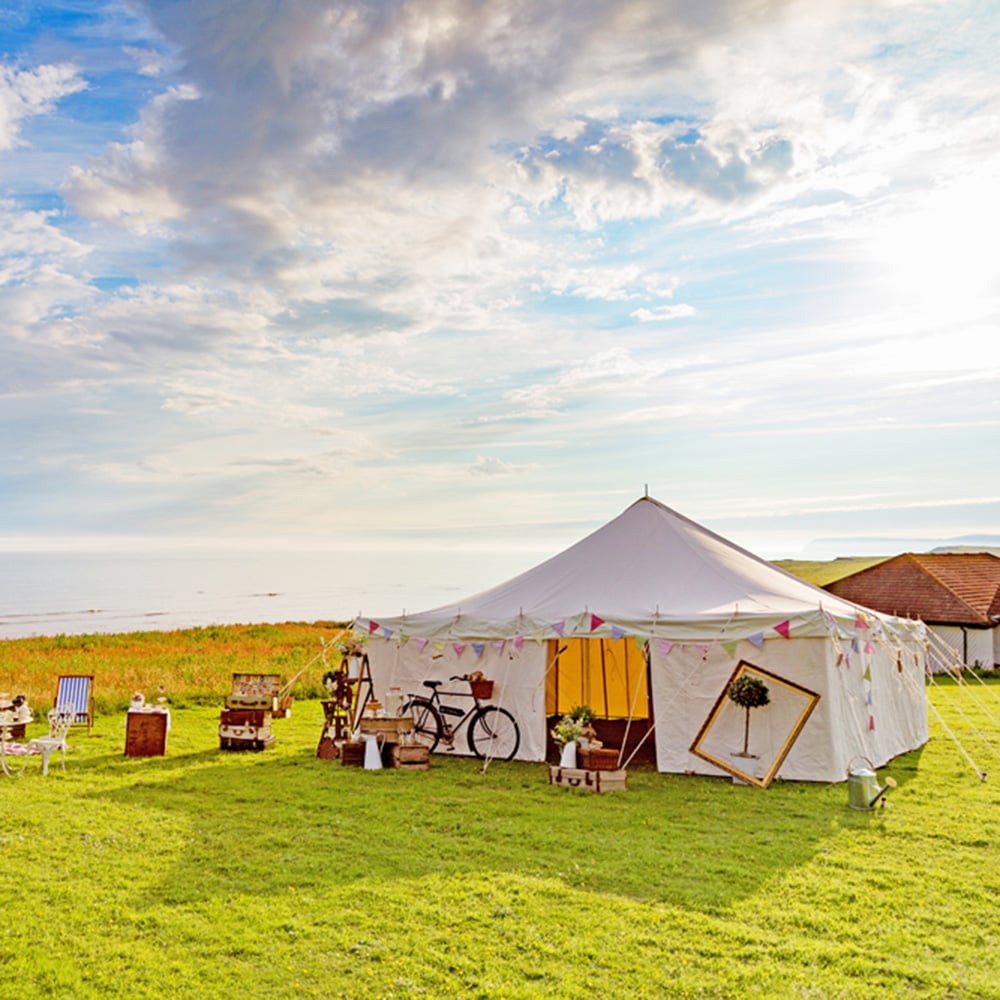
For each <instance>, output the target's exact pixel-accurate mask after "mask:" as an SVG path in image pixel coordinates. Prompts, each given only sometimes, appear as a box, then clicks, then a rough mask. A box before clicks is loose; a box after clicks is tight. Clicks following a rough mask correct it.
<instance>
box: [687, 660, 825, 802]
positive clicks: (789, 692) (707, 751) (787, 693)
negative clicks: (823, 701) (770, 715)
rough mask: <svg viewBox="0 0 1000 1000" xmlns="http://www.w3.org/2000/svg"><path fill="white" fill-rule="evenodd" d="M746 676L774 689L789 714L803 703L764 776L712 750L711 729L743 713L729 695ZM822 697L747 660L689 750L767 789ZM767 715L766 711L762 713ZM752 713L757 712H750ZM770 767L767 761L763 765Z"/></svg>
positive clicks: (714, 706) (741, 665)
mask: <svg viewBox="0 0 1000 1000" xmlns="http://www.w3.org/2000/svg"><path fill="white" fill-rule="evenodd" d="M743 676H751V677H757V678H759V679H760V680H762V681H764V682H765V683H767V684H770V685H775V689H773V690H772V691H771V696H772V701H774V700H775V699H777V698H782V699H783V701H784V703H785V708H786V713H787V711H788V709H789V707H790V706H792V709H791V710H792V711H794V707H793V706H794V704H795V702H796V701H800V702H801V703H802V707H801V710H800V711H799V712H798V714H797V715H796V716H795V717H794V720H793V721H792V723H791V725H790V726H789V728H788V730H787V732H786V733H785V735H784V741H783V742H782V744H781V747H780V748H779V749H778V752H777V754H776V755H775V756H774V758H773V759H772V760H771V761H770V764H768V765H767V770H766V771H765V773H764V774H763V775H760V774H752V773H750V772H749V771H748V770H746V769H744V768H741V767H739V766H738V765H736V764H734V763H733V762H732V760H726V759H725V758H723V757H720V756H719V753H718V752H714V751H715V748H714V747H713V746H711V745H710V744H711V738H712V728H713V727H714V726H716V725H717V724H718V723H719V720H720V719H721V718H722V717H723V715H724V714H729V712H730V711H737V712H738V711H742V709H740V708H739V706H737V705H735V704H734V703H733V702H732V701H730V699H729V695H728V691H729V686H730V684H732V683H733V681H735V680H737V679H738V678H740V677H743ZM819 699H820V696H819V694H818V693H817V692H815V691H810V690H809V688H805V687H803V686H802V685H801V684H796V683H795V682H794V681H790V680H787V679H786V678H784V677H779V676H778V674H773V673H771V671H769V670H765V669H764V668H763V667H758V666H755V665H754V664H753V663H750V662H748V661H747V660H740V662H739V663H738V664H737V665H736V669H735V670H734V671H733V673H732V675H731V676H730V678H729V680H728V681H726V683H725V685H724V686H723V688H722V692H721V693H720V694H719V697H718V698H717V699H716V702H715V704H714V705H713V706H712V711H711V712H710V713H709V714H708V718H706V719H705V721H704V722H703V723H702V725H701V729H700V730H699V731H698V735H697V736H696V737H695V738H694V742H693V743H692V744H691V746H690V748H689V749H690V752H691V753H693V754H695V756H697V757H701V759H702V760H707V761H708V762H709V763H710V764H714V765H715V766H716V767H718V768H721V769H722V770H723V771H725V772H726V773H727V774H731V775H732V776H733V777H734V778H737V779H739V780H740V781H745V782H746V783H747V784H749V785H756V786H757V787H758V788H767V786H768V785H770V784H771V782H772V781H773V780H774V776H775V775H776V774H777V773H778V768H780V767H781V765H782V764H783V763H784V760H785V758H786V757H787V756H788V752H789V750H791V749H792V746H793V745H794V743H795V741H796V740H797V739H798V737H799V733H801V732H802V729H803V727H804V726H805V724H806V722H807V721H808V719H809V716H810V715H811V714H812V711H813V709H814V708H815V707H816V705H817V703H818V702H819ZM762 710H763V711H766V708H765V709H762ZM751 711H754V710H753V709H751ZM730 756H736V757H739V756H740V755H738V754H731V755H730ZM754 759H755V760H760V758H759V757H755V758H754ZM764 763H765V764H766V763H767V762H766V761H765V762H764Z"/></svg>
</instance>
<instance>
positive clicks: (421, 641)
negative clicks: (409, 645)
mask: <svg viewBox="0 0 1000 1000" xmlns="http://www.w3.org/2000/svg"><path fill="white" fill-rule="evenodd" d="M413 641H414V642H415V643H416V644H417V649H419V650H420V652H421V653H422V652H423V651H424V647H425V646H426V645H427V643H428V642H429V641H430V640H429V639H414V640H413Z"/></svg>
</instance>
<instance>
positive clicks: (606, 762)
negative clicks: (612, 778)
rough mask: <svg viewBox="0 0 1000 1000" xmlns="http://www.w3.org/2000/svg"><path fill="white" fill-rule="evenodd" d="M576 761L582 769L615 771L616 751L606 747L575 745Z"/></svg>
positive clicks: (616, 765) (616, 767)
mask: <svg viewBox="0 0 1000 1000" xmlns="http://www.w3.org/2000/svg"><path fill="white" fill-rule="evenodd" d="M576 762H577V764H579V765H580V768H581V769H582V770H584V771H617V770H618V751H617V750H612V749H610V748H607V747H598V748H595V747H577V750H576Z"/></svg>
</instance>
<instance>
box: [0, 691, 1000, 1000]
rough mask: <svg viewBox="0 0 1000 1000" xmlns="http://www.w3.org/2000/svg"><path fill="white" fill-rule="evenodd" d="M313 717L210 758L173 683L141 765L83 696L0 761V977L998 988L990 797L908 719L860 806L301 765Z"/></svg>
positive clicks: (364, 991) (878, 993)
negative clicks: (74, 718) (60, 719)
mask: <svg viewBox="0 0 1000 1000" xmlns="http://www.w3.org/2000/svg"><path fill="white" fill-rule="evenodd" d="M989 691H990V693H991V695H992V700H991V701H988V702H987V704H988V705H989V704H991V705H992V708H991V709H990V711H991V712H992V720H995V719H996V718H997V717H998V715H1000V711H998V708H997V705H998V699H997V695H1000V685H998V684H992V685H991V687H990V689H989ZM948 693H949V692H948V691H947V690H942V691H935V692H934V693H933V694H934V697H935V698H936V699H941V702H942V708H943V710H944V711H945V712H946V718H947V719H948V721H949V724H950V725H952V726H955V727H963V731H965V732H967V733H968V732H970V731H971V729H970V727H974V728H976V729H979V730H980V731H983V732H986V731H987V730H988V729H989V727H990V726H992V730H991V731H992V736H993V742H994V745H996V744H997V742H998V740H997V731H996V722H995V721H991V719H990V718H989V716H984V715H982V713H981V710H980V708H979V707H978V706H977V705H974V704H973V703H971V702H969V701H966V703H965V704H964V705H963V712H964V718H963V716H962V715H960V714H957V713H956V712H955V711H954V709H953V707H952V705H951V703H950V701H949V703H948V704H945V701H944V698H943V696H944V695H946V694H948ZM220 701H221V699H220ZM321 720H322V712H321V710H320V706H319V703H318V702H315V701H305V702H303V701H299V702H297V703H296V704H295V707H294V709H293V714H292V717H291V718H290V719H287V720H278V721H276V722H275V724H274V728H275V731H276V733H277V736H278V741H277V743H276V745H275V746H274V747H272V748H270V749H269V750H267V751H265V752H263V753H260V754H233V753H221V752H219V750H218V749H217V738H216V725H217V722H218V707H213V706H203V705H191V706H189V707H185V708H180V709H175V711H174V719H173V722H174V726H173V732H172V733H171V735H170V740H169V746H168V754H167V756H166V757H164V758H151V759H145V760H143V759H133V758H125V757H124V756H123V748H124V721H125V716H124V714H123V713H114V714H108V715H104V716H101V717H100V718H99V719H98V721H97V724H96V726H95V729H94V732H93V734H92V735H90V736H88V735H87V734H86V733H85V732H74V734H73V738H72V740H71V742H72V745H73V749H72V750H71V752H70V755H69V763H68V767H67V771H66V773H65V774H63V773H62V772H61V771H60V770H59V769H58V767H57V768H56V769H55V770H54V772H53V773H51V774H50V776H49V777H48V778H47V779H45V778H42V776H41V774H40V771H39V762H38V760H37V759H35V760H32V761H31V762H30V763H29V766H28V769H27V771H26V772H25V774H24V775H23V776H22V777H20V778H17V779H5V778H2V777H0V809H2V824H0V852H2V857H3V859H4V863H5V869H6V878H5V879H4V884H5V891H4V894H3V895H4V898H5V900H6V904H7V905H6V907H5V911H6V912H5V916H6V919H5V920H4V925H3V929H2V930H0V982H3V983H5V984H6V985H7V987H8V993H9V994H10V995H11V996H17V997H41V996H51V997H56V998H61V997H73V998H87V997H119V996H120V997H130V998H143V997H150V998H152V997H157V998H159V997H170V998H192V1000H193V998H199V1000H201V998H215V997H218V998H223V997H225V998H227V1000H228V998H232V997H234V996H252V997H266V998H283V997H289V998H291V997H312V996H316V997H359V998H360V997H365V998H367V997H491V998H492V997H511V998H513V997H586V998H615V997H643V996H646V997H718V998H721V997H725V998H733V1000H736V998H744V997H801V998H817V1000H819V998H822V1000H829V998H858V1000H870V998H872V997H894V998H895V997H927V998H935V1000H940V998H959V997H961V998H973V997H975V998H997V997H1000V919H998V904H1000V898H998V890H1000V852H998V843H997V819H998V816H1000V790H998V786H997V784H996V783H995V782H990V781H988V782H985V783H984V782H980V781H979V780H978V779H977V778H976V776H975V775H974V774H973V772H972V771H971V769H970V768H969V767H968V765H967V764H966V762H965V761H964V759H963V758H962V757H961V755H960V754H959V753H958V751H957V750H956V749H955V747H954V745H953V744H952V743H951V741H950V740H949V739H948V738H947V737H945V736H943V734H942V733H941V732H940V731H939V730H938V729H937V728H936V726H935V725H934V724H932V733H933V738H932V740H931V742H930V743H929V744H928V745H927V746H926V747H925V748H924V749H923V750H921V751H919V752H916V753H913V754H909V755H907V756H906V757H904V758H900V759H899V760H897V761H895V762H894V763H893V764H892V765H891V766H889V767H888V768H886V769H884V771H883V772H882V773H883V774H891V775H893V776H894V777H895V778H896V780H897V781H898V782H899V788H898V789H897V790H896V791H895V792H894V793H893V794H892V795H891V796H890V797H889V800H888V803H889V804H888V806H887V807H886V808H885V809H880V810H877V811H874V812H870V813H868V812H858V811H854V810H851V809H848V808H847V788H846V785H844V784H839V785H830V786H827V785H812V784H798V783H794V784H793V783H781V782H778V783H775V784H774V785H772V786H771V788H770V789H768V790H767V791H761V790H759V789H756V788H753V787H750V786H739V785H735V784H733V783H732V782H730V781H728V780H723V779H707V778H695V777H685V776H670V775H660V774H657V773H655V772H653V771H634V772H630V774H629V790H628V791H627V792H625V793H623V794H616V795H605V796H593V795H588V794H587V793H583V792H577V791H567V790H564V789H559V788H554V787H551V786H549V785H548V784H547V780H546V769H545V767H544V765H540V764H520V763H512V764H493V765H492V766H491V768H490V769H489V771H488V772H487V773H486V774H485V775H484V774H481V773H480V772H479V770H478V768H477V765H476V763H475V762H473V761H470V760H467V759H461V758H460V759H443V758H441V757H438V756H436V757H435V758H434V759H433V767H432V769H431V770H430V771H428V772H424V773H419V772H418V773H413V772H410V773H403V772H398V771H384V772H366V771H363V770H360V769H354V768H346V767H343V766H341V765H340V763H339V762H332V761H323V760H318V759H316V757H315V744H316V739H317V737H318V734H319V729H320V727H321ZM40 728H41V727H40V726H38V725H37V724H36V725H35V727H33V730H32V731H29V735H31V734H32V732H36V731H38V730H39V729H40ZM976 752H979V751H978V750H976ZM981 764H982V765H986V766H987V769H988V767H989V766H990V765H991V764H992V766H993V767H994V769H996V761H995V760H994V761H992V762H991V761H990V760H989V759H985V760H983V761H982V762H981Z"/></svg>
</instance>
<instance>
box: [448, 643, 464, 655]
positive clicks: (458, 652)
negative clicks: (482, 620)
mask: <svg viewBox="0 0 1000 1000" xmlns="http://www.w3.org/2000/svg"><path fill="white" fill-rule="evenodd" d="M451 648H452V649H453V650H455V655H456V656H461V655H462V653H463V651H464V650H465V643H464V642H453V643H452V644H451Z"/></svg>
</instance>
